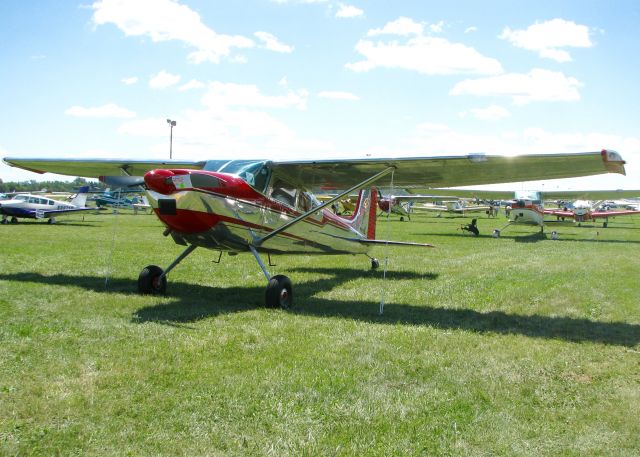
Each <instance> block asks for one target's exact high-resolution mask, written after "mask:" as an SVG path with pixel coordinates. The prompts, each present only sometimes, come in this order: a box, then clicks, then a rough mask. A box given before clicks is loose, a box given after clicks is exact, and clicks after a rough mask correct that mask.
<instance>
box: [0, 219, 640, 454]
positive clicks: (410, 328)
mask: <svg viewBox="0 0 640 457" xmlns="http://www.w3.org/2000/svg"><path fill="white" fill-rule="evenodd" d="M413 219H414V221H412V222H399V221H397V220H393V219H392V220H390V221H386V220H382V219H381V220H380V221H379V225H378V237H379V238H392V239H400V240H411V241H423V242H431V243H433V244H435V245H436V246H437V248H436V249H421V250H412V249H403V248H378V250H377V251H375V252H374V254H375V255H376V256H377V257H379V258H380V259H381V264H384V262H383V261H382V259H384V257H385V251H387V249H388V251H387V254H388V271H387V275H386V280H384V281H383V279H382V268H381V269H380V270H378V271H377V272H372V271H370V270H369V261H368V259H367V258H366V257H364V256H336V257H334V256H330V257H306V256H301V257H284V256H282V257H278V258H276V259H275V260H276V262H277V266H276V267H273V268H272V269H271V270H272V273H281V274H286V275H287V276H289V277H290V278H291V279H292V281H293V283H294V294H295V304H294V307H293V308H292V309H291V310H289V311H282V310H273V309H266V308H264V307H262V306H261V304H262V303H263V301H264V285H265V280H264V276H263V275H262V272H261V271H260V269H259V267H258V266H257V265H256V263H255V260H254V259H253V258H252V257H251V256H248V255H239V256H235V257H229V256H226V255H224V256H223V257H222V263H220V264H216V263H214V262H213V261H214V260H217V254H216V253H215V252H213V251H206V250H196V252H195V253H194V254H193V255H192V256H190V257H189V258H188V259H187V260H185V261H184V262H183V263H182V264H181V265H180V266H178V267H177V268H176V269H175V270H174V271H173V272H171V274H170V275H169V286H168V295H167V296H166V297H154V296H139V295H137V294H136V293H135V289H136V281H137V277H138V273H139V272H140V270H141V269H142V268H143V267H144V266H145V265H148V264H157V265H160V266H162V267H165V266H166V265H168V264H169V263H170V262H171V261H172V260H173V258H174V257H175V256H176V255H177V254H178V253H179V252H180V251H181V247H180V246H177V245H174V244H173V242H172V241H171V240H170V239H167V238H164V237H163V236H162V227H161V224H160V223H159V222H158V220H157V219H156V218H155V217H152V216H140V215H138V216H133V215H120V216H117V217H116V216H113V215H107V216H86V217H85V220H84V221H82V220H81V218H80V217H76V218H75V219H74V218H72V219H69V220H68V222H66V223H60V224H58V225H54V226H49V225H47V224H44V223H39V222H23V223H20V224H18V225H6V226H1V227H0V245H1V246H2V255H1V256H0V455H64V456H68V455H136V456H138V455H185V456H193V455H214V456H215V455H237V456H241V455H242V456H244V455H260V456H262V455H274V456H286V455H295V456H300V455H309V456H315V455H322V456H332V455H357V456H361V455H380V456H392V455H396V456H405V455H407V456H411V455H434V456H436V455H448V456H484V455H504V456H543V455H544V456H550V455H562V456H585V455H589V456H592V455H607V456H611V455H615V456H637V455H640V414H639V411H640V281H639V277H640V255H639V254H640V219H634V218H626V219H624V218H618V219H617V220H615V221H612V222H611V223H610V226H609V227H608V228H606V229H602V228H601V227H600V226H599V225H598V226H597V227H596V226H591V227H589V226H588V227H581V228H579V227H574V226H570V225H568V226H561V227H558V228H553V229H555V230H558V231H559V232H560V239H559V240H557V241H553V240H551V239H549V238H547V237H544V236H543V237H541V236H538V235H537V234H536V229H534V228H526V227H523V228H520V227H514V228H510V229H508V230H506V231H504V232H503V235H502V238H500V239H493V238H491V236H490V234H491V231H492V230H493V228H495V227H500V226H501V225H504V219H500V220H497V221H496V220H489V219H484V218H482V219H480V221H479V223H478V225H479V227H480V230H481V232H482V236H480V237H478V238H475V237H472V236H469V235H465V234H463V233H462V232H461V231H459V230H458V227H459V226H460V224H462V223H464V222H465V221H466V220H465V219H462V218H452V219H447V218H442V219H437V218H434V217H429V216H414V217H413ZM550 230H551V229H548V231H550ZM381 298H384V302H385V308H384V314H383V315H382V316H381V315H379V308H380V301H381Z"/></svg>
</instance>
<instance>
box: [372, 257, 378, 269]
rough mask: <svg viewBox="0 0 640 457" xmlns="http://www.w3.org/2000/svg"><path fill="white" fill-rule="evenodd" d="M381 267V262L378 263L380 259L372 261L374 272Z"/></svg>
mask: <svg viewBox="0 0 640 457" xmlns="http://www.w3.org/2000/svg"><path fill="white" fill-rule="evenodd" d="M379 266H380V262H378V259H371V269H372V270H377V269H378V267H379Z"/></svg>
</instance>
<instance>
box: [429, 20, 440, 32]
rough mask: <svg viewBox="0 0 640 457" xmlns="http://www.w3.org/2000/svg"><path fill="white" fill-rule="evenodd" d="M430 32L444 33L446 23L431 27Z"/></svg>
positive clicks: (438, 23)
mask: <svg viewBox="0 0 640 457" xmlns="http://www.w3.org/2000/svg"><path fill="white" fill-rule="evenodd" d="M429 30H430V31H431V32H433V33H442V31H443V30H444V21H440V22H437V23H435V24H431V25H429Z"/></svg>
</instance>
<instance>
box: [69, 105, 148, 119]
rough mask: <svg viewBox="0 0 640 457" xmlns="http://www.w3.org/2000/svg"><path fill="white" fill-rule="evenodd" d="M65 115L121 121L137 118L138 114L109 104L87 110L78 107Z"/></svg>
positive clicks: (74, 107) (70, 109)
mask: <svg viewBox="0 0 640 457" xmlns="http://www.w3.org/2000/svg"><path fill="white" fill-rule="evenodd" d="M64 114H67V115H69V116H76V117H102V118H120V119H127V118H132V117H136V113H134V112H133V111H130V110H128V109H126V108H122V107H121V106H118V105H116V104H115V103H107V104H106V105H102V106H96V107H94V108H85V107H82V106H77V105H76V106H72V107H71V108H69V109H67V110H66V111H65V112H64Z"/></svg>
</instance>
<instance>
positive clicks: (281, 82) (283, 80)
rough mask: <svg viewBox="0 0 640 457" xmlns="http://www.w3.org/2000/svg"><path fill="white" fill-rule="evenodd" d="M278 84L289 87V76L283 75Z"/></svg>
mask: <svg viewBox="0 0 640 457" xmlns="http://www.w3.org/2000/svg"><path fill="white" fill-rule="evenodd" d="M278 85H279V86H282V87H287V86H288V85H289V81H288V80H287V77H286V76H283V77H282V78H280V81H278Z"/></svg>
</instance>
